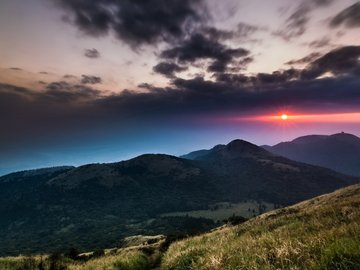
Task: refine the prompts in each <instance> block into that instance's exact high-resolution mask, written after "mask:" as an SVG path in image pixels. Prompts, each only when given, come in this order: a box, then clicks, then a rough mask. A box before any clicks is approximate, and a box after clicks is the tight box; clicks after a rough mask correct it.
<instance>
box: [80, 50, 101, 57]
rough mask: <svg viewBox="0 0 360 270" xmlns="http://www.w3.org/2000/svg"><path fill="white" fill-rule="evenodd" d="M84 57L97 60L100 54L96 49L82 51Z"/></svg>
mask: <svg viewBox="0 0 360 270" xmlns="http://www.w3.org/2000/svg"><path fill="white" fill-rule="evenodd" d="M84 55H85V56H86V57H87V58H91V59H95V58H99V57H100V53H99V51H98V50H97V49H86V50H85V51H84Z"/></svg>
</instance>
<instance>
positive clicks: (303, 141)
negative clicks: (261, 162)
mask: <svg viewBox="0 0 360 270" xmlns="http://www.w3.org/2000/svg"><path fill="white" fill-rule="evenodd" d="M263 147H264V148H265V149H266V150H268V151H270V152H272V153H274V154H277V155H281V156H284V157H287V158H290V159H292V160H296V161H300V162H305V163H308V164H312V165H317V166H322V167H326V168H330V169H332V170H335V171H338V172H341V173H344V174H349V175H355V176H360V138H359V137H356V136H355V135H352V134H347V133H338V134H333V135H329V136H327V135H309V136H304V137H299V138H297V139H295V140H293V141H291V142H282V143H279V144H277V145H274V146H263Z"/></svg>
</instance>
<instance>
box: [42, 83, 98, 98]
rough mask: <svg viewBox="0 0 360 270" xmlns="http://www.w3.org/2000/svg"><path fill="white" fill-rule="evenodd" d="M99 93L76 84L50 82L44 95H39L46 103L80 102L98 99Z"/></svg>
mask: <svg viewBox="0 0 360 270" xmlns="http://www.w3.org/2000/svg"><path fill="white" fill-rule="evenodd" d="M100 93H101V92H100V91H99V90H96V89H93V88H90V87H87V86H84V85H78V84H75V85H74V84H70V83H68V82H65V81H59V82H52V83H50V84H48V85H47V86H46V87H45V95H39V94H38V98H43V99H44V100H47V101H52V102H54V101H56V102H72V103H76V102H82V101H89V100H94V99H97V98H99V97H100Z"/></svg>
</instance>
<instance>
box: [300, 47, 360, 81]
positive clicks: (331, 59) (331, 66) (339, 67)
mask: <svg viewBox="0 0 360 270" xmlns="http://www.w3.org/2000/svg"><path fill="white" fill-rule="evenodd" d="M359 57H360V46H345V47H341V48H337V49H334V50H332V51H330V52H329V53H327V54H325V55H324V56H322V57H320V58H318V59H316V60H315V61H313V62H312V63H311V64H309V66H308V67H307V68H306V69H305V70H303V71H302V78H305V79H314V78H317V77H319V76H321V75H323V74H325V73H326V72H331V73H332V74H334V75H342V74H352V73H357V72H359V71H360V64H359Z"/></svg>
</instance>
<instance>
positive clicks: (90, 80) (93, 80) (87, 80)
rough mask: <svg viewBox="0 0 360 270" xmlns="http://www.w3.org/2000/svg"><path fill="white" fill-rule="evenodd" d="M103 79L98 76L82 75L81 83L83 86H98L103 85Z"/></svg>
mask: <svg viewBox="0 0 360 270" xmlns="http://www.w3.org/2000/svg"><path fill="white" fill-rule="evenodd" d="M101 82H102V79H101V78H100V77H97V76H90V75H81V83H83V84H98V83H101Z"/></svg>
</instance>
